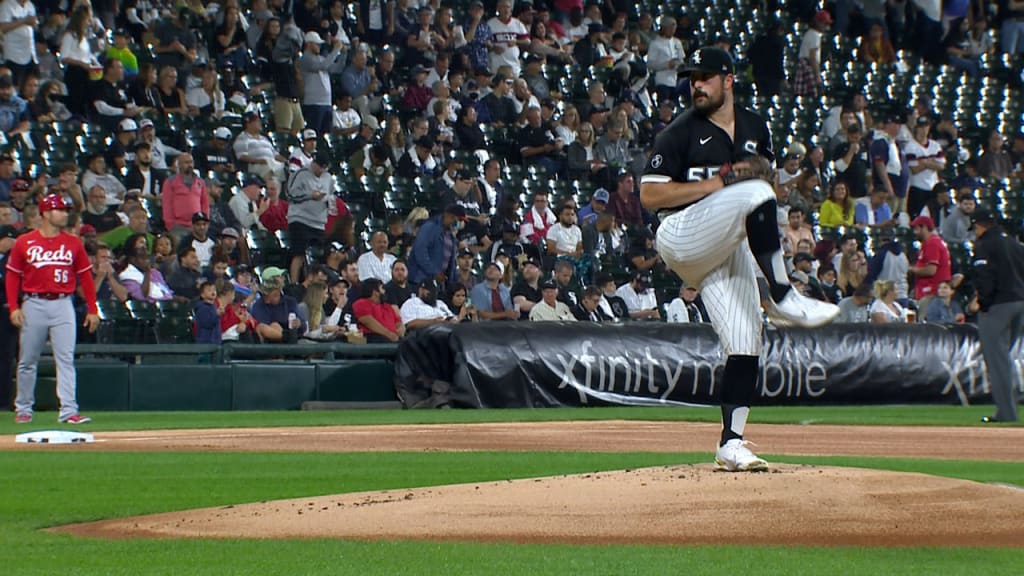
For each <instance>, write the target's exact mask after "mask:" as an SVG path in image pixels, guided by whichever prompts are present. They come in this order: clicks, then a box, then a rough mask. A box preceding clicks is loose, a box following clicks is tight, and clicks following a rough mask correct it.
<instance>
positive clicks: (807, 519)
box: [55, 465, 1024, 547]
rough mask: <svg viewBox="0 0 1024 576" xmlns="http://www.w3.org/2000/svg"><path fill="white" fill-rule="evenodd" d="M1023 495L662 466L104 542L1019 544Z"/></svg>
mask: <svg viewBox="0 0 1024 576" xmlns="http://www.w3.org/2000/svg"><path fill="white" fill-rule="evenodd" d="M1021 510H1024V491H1022V490H1020V489H1016V488H1013V487H1004V486H994V485H986V484H979V483H975V482H967V481H963V480H954V479H949V478H940V477H936V476H927V475H923V474H899V473H895V472H884V471H877V470H862V469H855V468H831V467H813V466H789V465H780V466H776V467H775V468H774V469H773V470H772V471H771V472H767V473H760V474H730V473H724V472H714V471H712V469H711V467H710V466H708V465H697V466H667V467H658V468H643V469H638V470H623V471H614V472H596V473H592V474H578V475H573V476H555V477H549V478H535V479H526V480H513V481H505V482H488V483H477V484H458V485H452V486H439V487H431V488H417V489H408V490H389V491H382V492H361V493H355V494H342V495H337V496H322V497H316V498H301V499H294V500H279V501H274V502H265V503H259V504H246V505H239V506H226V507H222V508H207V509H202V510H190V511H185V512H174V513H168V514H157V515H152V516H142V517H136V518H123V519H117V520H104V521H101V522H93V523H88V524H78V525H74V526H64V527H61V528H57V529H55V530H57V531H60V532H70V533H74V534H79V535H83V536H94V537H95V536H99V537H114V538H125V537H168V538H180V537H202V538H346V539H358V540H384V539H402V540H461V541H511V542H536V543H571V544H596V543H602V544H628V543H632V544H803V545H825V546H838V545H864V546H983V545H984V546H1013V547H1019V546H1022V545H1024V523H1022V522H1021V521H1020V511H1021Z"/></svg>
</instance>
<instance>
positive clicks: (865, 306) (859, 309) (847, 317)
mask: <svg viewBox="0 0 1024 576" xmlns="http://www.w3.org/2000/svg"><path fill="white" fill-rule="evenodd" d="M871 300H872V286H871V284H868V283H867V282H864V283H863V284H861V285H860V286H858V287H857V288H856V289H855V290H854V292H853V294H852V295H850V296H847V297H845V298H843V299H842V300H840V301H839V316H837V317H836V319H835V323H837V324H849V323H858V324H860V323H867V322H870V321H871V312H870V310H871Z"/></svg>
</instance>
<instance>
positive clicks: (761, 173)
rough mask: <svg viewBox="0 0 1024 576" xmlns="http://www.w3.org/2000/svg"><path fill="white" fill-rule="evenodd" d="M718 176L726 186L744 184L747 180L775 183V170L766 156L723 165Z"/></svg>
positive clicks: (752, 157)
mask: <svg viewBox="0 0 1024 576" xmlns="http://www.w3.org/2000/svg"><path fill="white" fill-rule="evenodd" d="M718 175H719V176H720V177H721V178H722V182H724V183H725V185H726V186H729V185H730V184H735V183H737V182H743V181H745V180H756V179H760V180H764V181H765V182H768V183H769V184H774V183H775V169H774V168H772V163H771V162H769V161H768V159H767V158H765V157H764V156H751V157H750V158H748V159H747V160H744V161H742V162H737V163H736V164H723V165H722V168H721V169H719V171H718Z"/></svg>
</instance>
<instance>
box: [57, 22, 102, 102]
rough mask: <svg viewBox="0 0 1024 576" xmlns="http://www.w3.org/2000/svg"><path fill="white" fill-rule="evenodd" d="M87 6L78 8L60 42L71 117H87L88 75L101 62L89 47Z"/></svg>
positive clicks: (61, 60)
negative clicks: (72, 115)
mask: <svg viewBox="0 0 1024 576" xmlns="http://www.w3.org/2000/svg"><path fill="white" fill-rule="evenodd" d="M89 17H90V11H89V8H88V5H85V4H80V5H78V6H77V7H75V8H74V9H73V10H72V12H71V16H70V18H69V19H68V25H67V27H66V28H65V29H64V32H63V34H62V35H61V40H60V50H59V52H60V62H61V64H63V65H64V83H65V85H66V86H67V89H68V99H67V106H68V110H70V111H71V113H72V114H75V115H78V116H82V117H84V116H85V114H86V109H87V104H88V103H89V98H88V94H89V73H90V71H91V70H92V69H93V68H99V62H98V61H97V59H96V56H95V55H94V54H93V52H92V47H91V46H90V44H89V40H90V35H89V31H88V28H89Z"/></svg>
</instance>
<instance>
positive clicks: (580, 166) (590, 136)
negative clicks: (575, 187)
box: [567, 122, 608, 182]
mask: <svg viewBox="0 0 1024 576" xmlns="http://www.w3.org/2000/svg"><path fill="white" fill-rule="evenodd" d="M596 141H597V140H596V138H595V135H594V127H593V125H591V124H590V123H589V122H584V123H582V124H580V126H579V130H578V131H577V132H576V137H575V138H574V139H573V142H572V144H570V145H569V148H568V150H567V157H568V174H569V177H570V178H578V179H583V180H590V181H594V182H603V181H605V180H607V177H606V176H604V174H605V173H606V172H607V167H608V165H607V164H606V163H605V162H604V160H602V159H600V158H598V156H597V154H596V153H595V151H594V143H595V142H596Z"/></svg>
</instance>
